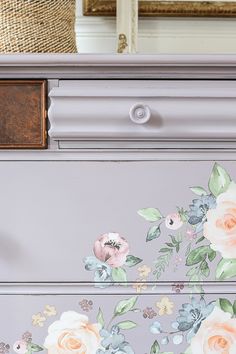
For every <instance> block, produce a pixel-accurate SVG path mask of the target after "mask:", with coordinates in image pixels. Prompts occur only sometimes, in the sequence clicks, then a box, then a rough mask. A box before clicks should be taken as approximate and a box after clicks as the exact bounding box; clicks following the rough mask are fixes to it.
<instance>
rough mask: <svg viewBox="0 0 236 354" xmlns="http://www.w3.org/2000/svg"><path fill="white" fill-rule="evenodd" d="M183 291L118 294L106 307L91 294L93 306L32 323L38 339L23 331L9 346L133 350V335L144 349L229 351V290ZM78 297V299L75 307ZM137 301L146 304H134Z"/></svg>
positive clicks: (183, 353)
mask: <svg viewBox="0 0 236 354" xmlns="http://www.w3.org/2000/svg"><path fill="white" fill-rule="evenodd" d="M119 296H120V295H119ZM183 296H185V300H184V301H183V302H182V303H181V304H177V303H176V300H177V298H178V299H179V298H182V296H181V297H179V296H176V295H169V296H160V295H151V300H150V298H149V296H145V301H144V302H143V301H141V299H140V298H143V296H130V297H126V296H124V295H123V296H121V299H120V300H119V301H118V302H115V304H114V305H112V306H109V308H107V306H106V304H105V303H103V305H102V306H101V304H99V302H100V300H99V299H97V296H96V295H94V297H93V306H95V309H94V311H92V312H91V313H90V314H89V317H88V316H87V315H85V314H81V313H80V312H77V311H76V309H74V310H73V309H72V310H70V311H65V312H63V313H61V314H60V315H59V317H58V319H56V320H52V318H51V323H50V324H49V326H48V327H47V330H46V329H45V328H38V330H40V331H43V333H41V334H40V338H42V337H43V338H44V340H43V341H42V342H43V343H42V344H40V345H38V344H35V342H34V341H33V340H32V334H31V333H30V332H29V331H27V332H25V333H24V334H23V335H22V336H21V338H20V339H18V340H17V341H16V342H15V343H14V342H13V345H12V349H13V351H14V352H15V353H17V354H33V352H40V351H43V350H46V352H47V353H48V354H139V353H140V343H141V342H140V341H139V340H135V341H134V338H136V336H137V338H139V337H140V340H141V341H142V337H143V338H144V339H145V341H144V342H142V344H144V346H145V350H144V351H142V353H145V354H176V353H179V354H201V353H204V354H235V353H236V300H235V299H234V298H235V295H229V297H230V299H229V298H225V297H222V298H215V297H214V295H206V294H204V295H203V294H202V295H197V294H196V295H194V296H186V295H183ZM84 300H86V299H83V298H81V299H79V302H76V303H77V306H78V305H79V303H83V301H84ZM96 300H98V301H96ZM90 301H91V300H90ZM150 301H151V302H150ZM142 304H143V305H144V306H146V307H145V308H140V306H141V307H142ZM107 310H108V311H107ZM130 333H131V336H130ZM10 351H11V347H10V345H9V344H5V343H4V342H1V343H0V353H2V354H7V353H9V352H10Z"/></svg>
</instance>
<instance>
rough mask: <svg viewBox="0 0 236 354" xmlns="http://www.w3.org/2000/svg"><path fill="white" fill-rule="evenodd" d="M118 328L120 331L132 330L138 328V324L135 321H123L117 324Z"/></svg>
mask: <svg viewBox="0 0 236 354" xmlns="http://www.w3.org/2000/svg"><path fill="white" fill-rule="evenodd" d="M117 327H119V328H120V329H132V328H135V327H137V323H135V322H133V321H123V322H119V323H117Z"/></svg>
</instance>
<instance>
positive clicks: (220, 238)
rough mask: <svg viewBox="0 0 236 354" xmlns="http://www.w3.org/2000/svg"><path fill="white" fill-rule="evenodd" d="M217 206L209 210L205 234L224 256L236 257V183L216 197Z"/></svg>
mask: <svg viewBox="0 0 236 354" xmlns="http://www.w3.org/2000/svg"><path fill="white" fill-rule="evenodd" d="M216 204H217V205H216V208H215V209H210V210H208V212H207V215H206V217H207V222H206V223H205V224H204V230H203V235H204V236H205V237H206V238H207V239H208V240H209V241H210V242H211V248H212V249H213V250H215V251H219V252H220V253H221V255H222V257H223V258H236V184H235V183H234V182H231V183H230V185H229V187H228V189H227V191H226V192H225V193H222V194H220V195H219V196H218V197H217V199H216Z"/></svg>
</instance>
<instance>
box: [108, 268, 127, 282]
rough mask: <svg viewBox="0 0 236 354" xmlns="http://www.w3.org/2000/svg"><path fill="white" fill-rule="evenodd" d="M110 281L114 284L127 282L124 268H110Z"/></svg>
mask: <svg viewBox="0 0 236 354" xmlns="http://www.w3.org/2000/svg"><path fill="white" fill-rule="evenodd" d="M111 275H112V279H113V280H114V281H116V282H127V275H126V271H125V269H124V268H112V273H111Z"/></svg>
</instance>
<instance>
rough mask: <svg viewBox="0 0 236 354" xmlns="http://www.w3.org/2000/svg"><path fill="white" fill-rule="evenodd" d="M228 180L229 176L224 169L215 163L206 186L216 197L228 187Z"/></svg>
mask: <svg viewBox="0 0 236 354" xmlns="http://www.w3.org/2000/svg"><path fill="white" fill-rule="evenodd" d="M230 182H231V178H230V176H229V174H228V173H227V172H226V170H225V169H224V168H223V167H222V166H220V165H219V164H217V163H215V165H214V167H213V170H212V173H211V176H210V179H209V182H208V187H209V190H210V191H211V193H212V194H213V195H214V196H215V197H217V196H218V195H220V194H221V193H223V192H225V191H226V190H227V189H228V186H229V184H230Z"/></svg>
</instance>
